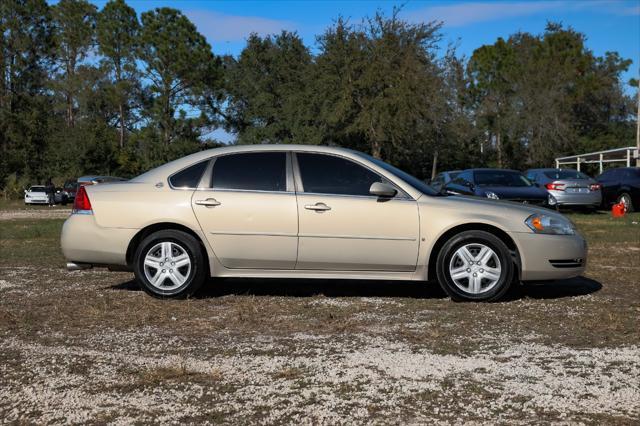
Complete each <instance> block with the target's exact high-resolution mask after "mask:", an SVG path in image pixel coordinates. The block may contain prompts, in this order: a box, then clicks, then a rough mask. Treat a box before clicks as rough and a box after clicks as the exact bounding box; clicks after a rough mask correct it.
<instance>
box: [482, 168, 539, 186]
mask: <svg viewBox="0 0 640 426" xmlns="http://www.w3.org/2000/svg"><path fill="white" fill-rule="evenodd" d="M474 177H475V182H476V185H479V186H510V187H526V186H531V182H529V181H528V180H527V178H526V177H524V176H523V175H521V174H520V173H516V172H510V171H506V170H478V171H476V172H475V176H474Z"/></svg>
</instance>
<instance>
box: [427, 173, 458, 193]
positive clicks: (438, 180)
mask: <svg viewBox="0 0 640 426" xmlns="http://www.w3.org/2000/svg"><path fill="white" fill-rule="evenodd" d="M461 172H462V170H451V171H448V172H441V173H438V174H437V175H436V177H435V178H433V179H432V180H431V183H430V184H431V187H432V188H433V189H435V190H436V191H438V192H440V191H442V188H443V187H444V186H445V185H447V184H448V183H449V182H451V181H452V180H453V179H455V178H456V177H457V176H458V175H459V174H460V173H461Z"/></svg>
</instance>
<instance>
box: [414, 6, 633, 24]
mask: <svg viewBox="0 0 640 426" xmlns="http://www.w3.org/2000/svg"><path fill="white" fill-rule="evenodd" d="M630 4H632V3H629V2H622V1H616V0H592V1H561V0H557V1H530V2H527V1H516V2H478V3H476V2H467V3H454V4H450V5H443V6H429V7H425V8H421V9H417V10H414V11H408V12H407V13H406V14H405V16H406V17H407V18H408V19H410V20H413V21H422V22H427V21H443V22H444V25H445V26H448V27H462V26H465V25H469V24H474V23H477V22H488V21H498V20H502V19H508V18H517V17H522V16H530V15H535V14H539V13H544V12H551V11H566V10H573V11H577V10H585V9H590V10H594V11H598V12H601V13H614V14H624V15H638V14H640V6H630Z"/></svg>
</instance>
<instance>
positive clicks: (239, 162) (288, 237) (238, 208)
mask: <svg viewBox="0 0 640 426" xmlns="http://www.w3.org/2000/svg"><path fill="white" fill-rule="evenodd" d="M210 176H211V179H210V182H209V184H208V185H205V186H206V187H205V188H202V187H201V188H199V189H198V190H197V191H195V192H194V193H193V197H192V206H193V211H194V212H195V214H196V217H197V218H198V221H199V222H200V226H201V227H202V230H203V232H204V233H205V234H206V236H207V240H208V241H209V243H210V244H211V247H212V249H213V251H214V253H215V255H216V257H217V258H218V260H219V261H220V262H221V263H222V264H223V265H224V266H225V267H227V268H261V269H293V268H294V267H295V263H296V257H297V250H298V237H297V233H298V211H297V204H296V195H295V192H294V190H293V177H292V175H291V159H290V154H289V153H287V152H284V151H274V152H266V151H265V152H250V153H235V154H228V155H222V156H218V157H215V158H214V160H213V165H212V171H211V175H210Z"/></svg>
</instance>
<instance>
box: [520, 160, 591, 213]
mask: <svg viewBox="0 0 640 426" xmlns="http://www.w3.org/2000/svg"><path fill="white" fill-rule="evenodd" d="M526 175H527V178H528V179H529V180H530V181H532V182H534V183H535V184H536V185H538V186H539V187H541V188H545V189H546V190H547V191H548V192H549V194H550V195H551V196H552V197H553V198H554V199H555V200H556V202H557V204H556V205H557V206H585V207H593V208H595V207H598V206H600V203H601V202H602V190H601V189H602V185H600V184H599V183H598V182H597V181H596V180H595V179H593V178H591V177H589V176H587V175H586V174H584V173H582V172H579V171H577V170H573V169H529V170H527V171H526Z"/></svg>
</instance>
